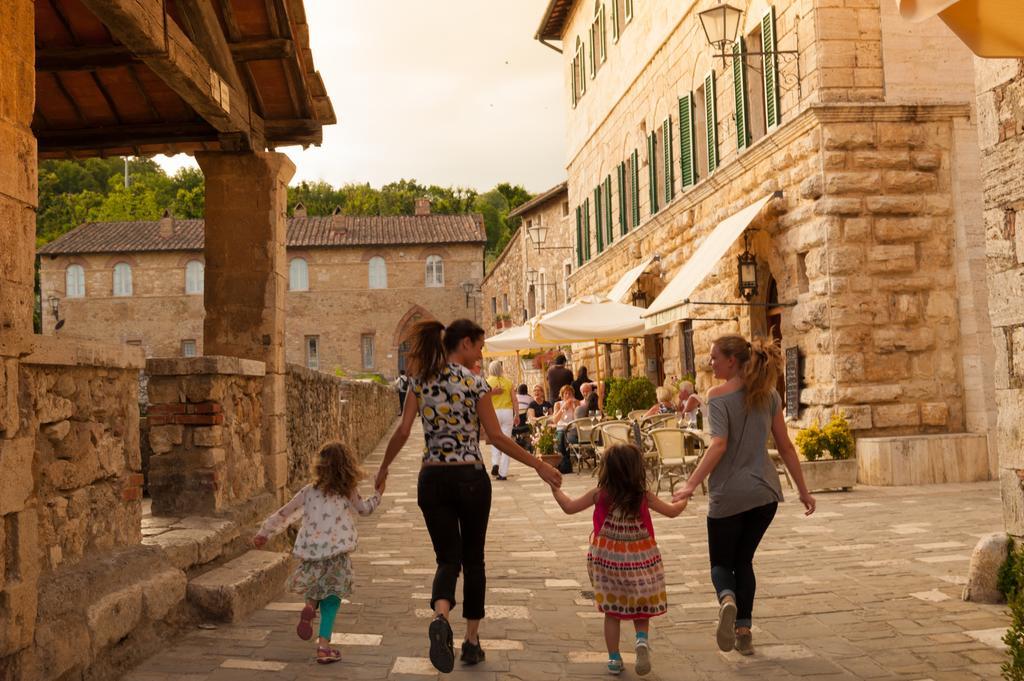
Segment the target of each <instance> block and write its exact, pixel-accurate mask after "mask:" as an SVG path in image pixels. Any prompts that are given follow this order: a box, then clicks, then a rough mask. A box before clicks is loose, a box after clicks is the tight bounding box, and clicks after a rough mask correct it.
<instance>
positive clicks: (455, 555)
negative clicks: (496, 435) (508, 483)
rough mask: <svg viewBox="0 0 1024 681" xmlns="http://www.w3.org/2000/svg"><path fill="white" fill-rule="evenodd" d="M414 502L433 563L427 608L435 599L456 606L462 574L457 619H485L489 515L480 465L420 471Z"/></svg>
mask: <svg viewBox="0 0 1024 681" xmlns="http://www.w3.org/2000/svg"><path fill="white" fill-rule="evenodd" d="M416 497H417V503H418V504H419V507H420V511H422V512H423V520H424V521H425V522H426V524H427V531H428V532H429V533H430V541H431V542H432V543H433V545H434V555H435V556H436V558H437V571H436V572H435V573H434V586H433V589H432V590H431V594H430V608H431V610H433V608H434V603H435V602H436V601H438V600H442V599H443V600H446V601H448V602H449V603H451V605H452V607H453V608H454V607H455V602H456V601H455V583H456V582H457V581H458V579H459V571H460V570H461V571H462V572H463V580H464V581H463V585H462V595H463V604H462V616H463V617H465V618H466V619H468V620H479V619H483V617H484V594H485V592H486V590H487V577H486V576H485V574H484V542H485V541H486V539H487V519H488V516H490V514H491V479H490V478H489V477H488V476H487V471H485V470H484V468H483V466H482V465H480V464H477V465H439V466H424V467H423V468H422V469H420V477H419V482H418V484H417V486H416Z"/></svg>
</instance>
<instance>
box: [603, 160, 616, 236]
mask: <svg viewBox="0 0 1024 681" xmlns="http://www.w3.org/2000/svg"><path fill="white" fill-rule="evenodd" d="M604 229H605V233H606V234H607V236H606V237H605V238H606V239H607V242H608V245H609V246H611V245H612V242H613V241H615V227H614V224H613V223H612V176H611V175H605V178H604Z"/></svg>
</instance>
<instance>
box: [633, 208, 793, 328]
mask: <svg viewBox="0 0 1024 681" xmlns="http://www.w3.org/2000/svg"><path fill="white" fill-rule="evenodd" d="M781 195H782V194H781V192H774V193H772V194H769V195H768V196H766V197H764V198H763V199H759V200H758V201H755V202H754V203H752V204H750V205H749V206H747V207H746V208H744V209H743V210H741V211H740V212H738V213H736V214H735V215H732V216H731V217H728V218H726V219H725V220H722V221H721V222H720V223H718V226H717V227H715V228H714V229H713V230H711V233H710V234H708V235H707V237H706V238H705V239H704V241H703V242H702V243H701V245H700V246H699V247H698V248H697V250H696V251H694V253H693V255H691V256H690V259H689V260H687V261H686V263H685V264H684V265H683V266H682V268H680V270H679V272H677V273H676V275H675V276H674V277H673V278H672V281H670V282H669V283H668V286H666V287H665V290H663V291H662V292H661V294H660V295H659V296H658V297H657V298H655V299H654V302H653V303H651V305H650V307H648V308H647V312H646V313H645V314H644V322H645V324H646V326H647V329H648V331H651V330H654V329H658V328H661V327H663V326H666V325H668V324H671V323H673V322H679V321H682V320H684V319H688V318H690V317H691V316H692V315H691V314H690V312H689V305H688V303H689V300H690V295H692V294H693V292H694V291H695V290H697V287H698V286H700V284H701V282H702V281H704V279H705V277H707V276H708V275H709V274H710V273H711V271H712V270H713V269H715V267H717V266H718V262H719V261H720V260H721V259H722V256H723V255H725V254H726V253H727V252H728V251H729V249H730V248H731V247H732V245H733V243H735V241H736V239H738V238H739V236H740V234H743V231H744V230H745V229H746V228H747V227H749V226H750V223H751V222H753V221H754V218H756V217H757V216H758V214H759V213H760V212H761V209H762V208H764V206H765V204H766V203H768V202H769V201H770V200H771V199H773V198H775V197H777V196H781Z"/></svg>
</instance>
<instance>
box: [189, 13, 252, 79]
mask: <svg viewBox="0 0 1024 681" xmlns="http://www.w3.org/2000/svg"><path fill="white" fill-rule="evenodd" d="M175 4H176V6H177V8H178V14H179V16H180V17H181V20H182V21H183V22H184V23H185V24H187V27H188V29H189V34H190V35H191V36H192V41H193V42H194V43H195V44H196V47H198V48H199V51H200V52H202V53H203V54H204V55H205V56H206V58H207V59H209V60H210V63H212V64H213V65H214V66H215V67H216V68H217V71H218V72H219V73H220V74H221V76H222V77H223V78H224V80H226V81H228V82H229V83H231V86H232V87H235V88H238V89H239V90H242V89H243V86H242V79H241V78H240V77H239V75H238V69H236V68H235V60H234V58H233V57H232V55H231V50H230V49H229V48H228V41H227V39H226V38H225V37H224V31H223V30H222V29H221V27H220V21H218V20H217V13H216V12H214V10H213V5H211V4H210V3H209V1H208V0H177V2H176V3H175Z"/></svg>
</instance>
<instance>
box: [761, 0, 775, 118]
mask: <svg viewBox="0 0 1024 681" xmlns="http://www.w3.org/2000/svg"><path fill="white" fill-rule="evenodd" d="M761 51H762V52H764V56H763V57H762V59H763V60H764V69H763V70H764V119H765V124H766V125H767V126H768V128H769V129H771V128H773V127H774V126H776V125H778V124H779V120H780V116H779V58H778V56H777V55H776V54H775V8H774V7H772V8H770V9H769V10H768V11H767V12H766V13H765V15H764V17H762V19H761Z"/></svg>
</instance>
